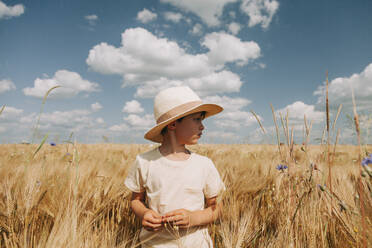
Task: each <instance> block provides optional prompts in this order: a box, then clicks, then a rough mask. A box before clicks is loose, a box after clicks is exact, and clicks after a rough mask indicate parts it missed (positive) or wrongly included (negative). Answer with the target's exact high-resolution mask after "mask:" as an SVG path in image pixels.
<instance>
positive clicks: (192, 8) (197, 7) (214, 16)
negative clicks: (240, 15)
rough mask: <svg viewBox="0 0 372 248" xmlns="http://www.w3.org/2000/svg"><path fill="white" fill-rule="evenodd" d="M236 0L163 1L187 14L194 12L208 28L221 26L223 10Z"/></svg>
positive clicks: (162, 0)
mask: <svg viewBox="0 0 372 248" xmlns="http://www.w3.org/2000/svg"><path fill="white" fill-rule="evenodd" d="M235 1H236V0H203V1H200V0H161V2H163V3H169V4H171V5H173V6H175V7H178V8H180V9H182V10H184V11H186V12H192V13H194V14H196V15H197V16H199V17H200V18H201V19H202V20H203V21H204V22H205V23H206V24H207V25H208V26H218V25H220V20H219V18H220V17H221V15H222V11H223V8H224V7H225V5H226V4H228V3H233V2H235Z"/></svg>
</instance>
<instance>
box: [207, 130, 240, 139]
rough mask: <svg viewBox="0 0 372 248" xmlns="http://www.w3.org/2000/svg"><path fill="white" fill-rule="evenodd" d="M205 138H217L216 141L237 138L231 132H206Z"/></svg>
mask: <svg viewBox="0 0 372 248" xmlns="http://www.w3.org/2000/svg"><path fill="white" fill-rule="evenodd" d="M205 136H206V138H217V139H224V140H226V139H230V140H231V139H238V138H239V136H238V135H237V134H236V133H233V132H225V131H211V132H209V131H207V132H206V133H205Z"/></svg>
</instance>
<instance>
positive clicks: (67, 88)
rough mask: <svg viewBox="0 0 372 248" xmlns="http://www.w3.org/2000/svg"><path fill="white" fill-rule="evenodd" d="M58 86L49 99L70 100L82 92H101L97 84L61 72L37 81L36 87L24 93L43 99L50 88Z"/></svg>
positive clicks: (72, 74) (66, 72)
mask: <svg viewBox="0 0 372 248" xmlns="http://www.w3.org/2000/svg"><path fill="white" fill-rule="evenodd" d="M57 85H59V86H61V87H60V88H56V89H54V90H53V91H51V93H50V94H49V96H48V97H49V98H53V97H54V98H68V97H73V96H76V95H77V94H79V93H80V92H87V93H90V92H95V91H99V85H98V84H97V83H92V82H89V81H88V80H85V79H82V78H81V76H80V75H79V74H78V73H76V72H71V71H67V70H59V71H57V72H56V73H55V74H54V77H53V78H43V79H42V78H37V79H35V81H34V87H33V88H30V87H27V88H24V89H23V93H24V94H25V95H26V96H33V97H39V98H43V97H44V95H45V93H46V92H47V91H48V90H49V89H50V88H52V87H54V86H57Z"/></svg>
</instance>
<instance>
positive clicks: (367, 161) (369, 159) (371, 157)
mask: <svg viewBox="0 0 372 248" xmlns="http://www.w3.org/2000/svg"><path fill="white" fill-rule="evenodd" d="M368 164H372V153H371V154H369V157H366V158H363V160H362V166H367V165H368Z"/></svg>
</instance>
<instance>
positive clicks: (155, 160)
mask: <svg viewBox="0 0 372 248" xmlns="http://www.w3.org/2000/svg"><path fill="white" fill-rule="evenodd" d="M124 183H125V185H126V186H127V187H128V188H129V189H130V190H131V191H133V192H137V193H138V192H144V191H145V192H146V197H147V199H148V204H149V206H148V207H149V208H150V209H152V210H154V211H155V212H157V213H159V214H160V215H164V214H165V213H167V212H169V211H173V210H176V209H182V208H183V209H186V210H189V211H195V210H202V209H204V198H211V197H214V196H217V195H218V194H219V193H220V191H222V190H224V189H225V185H224V184H223V182H222V180H221V177H220V175H219V173H218V171H217V169H216V168H215V166H214V164H213V162H212V161H211V160H210V159H209V158H207V157H204V156H201V155H198V154H196V153H191V155H190V157H189V158H188V159H187V160H183V161H173V160H169V159H167V158H165V157H164V156H162V155H161V153H160V151H159V149H158V148H155V149H153V150H151V151H149V152H146V153H143V154H140V155H138V156H137V157H136V161H135V163H134V164H133V165H132V167H131V168H130V170H129V173H128V176H127V178H126V179H125V182H124ZM148 239H150V240H148ZM140 240H141V241H143V242H144V243H143V244H142V247H156V248H160V247H162V248H163V247H167V248H168V247H177V248H178V247H185V248H186V247H192V248H195V247H198V248H199V247H213V246H212V242H211V238H210V236H209V234H208V230H207V227H193V228H190V229H189V230H180V231H179V232H174V230H173V229H172V228H169V231H167V230H162V231H160V232H149V231H147V230H145V229H144V228H142V230H141V233H140ZM146 240H148V241H146Z"/></svg>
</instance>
